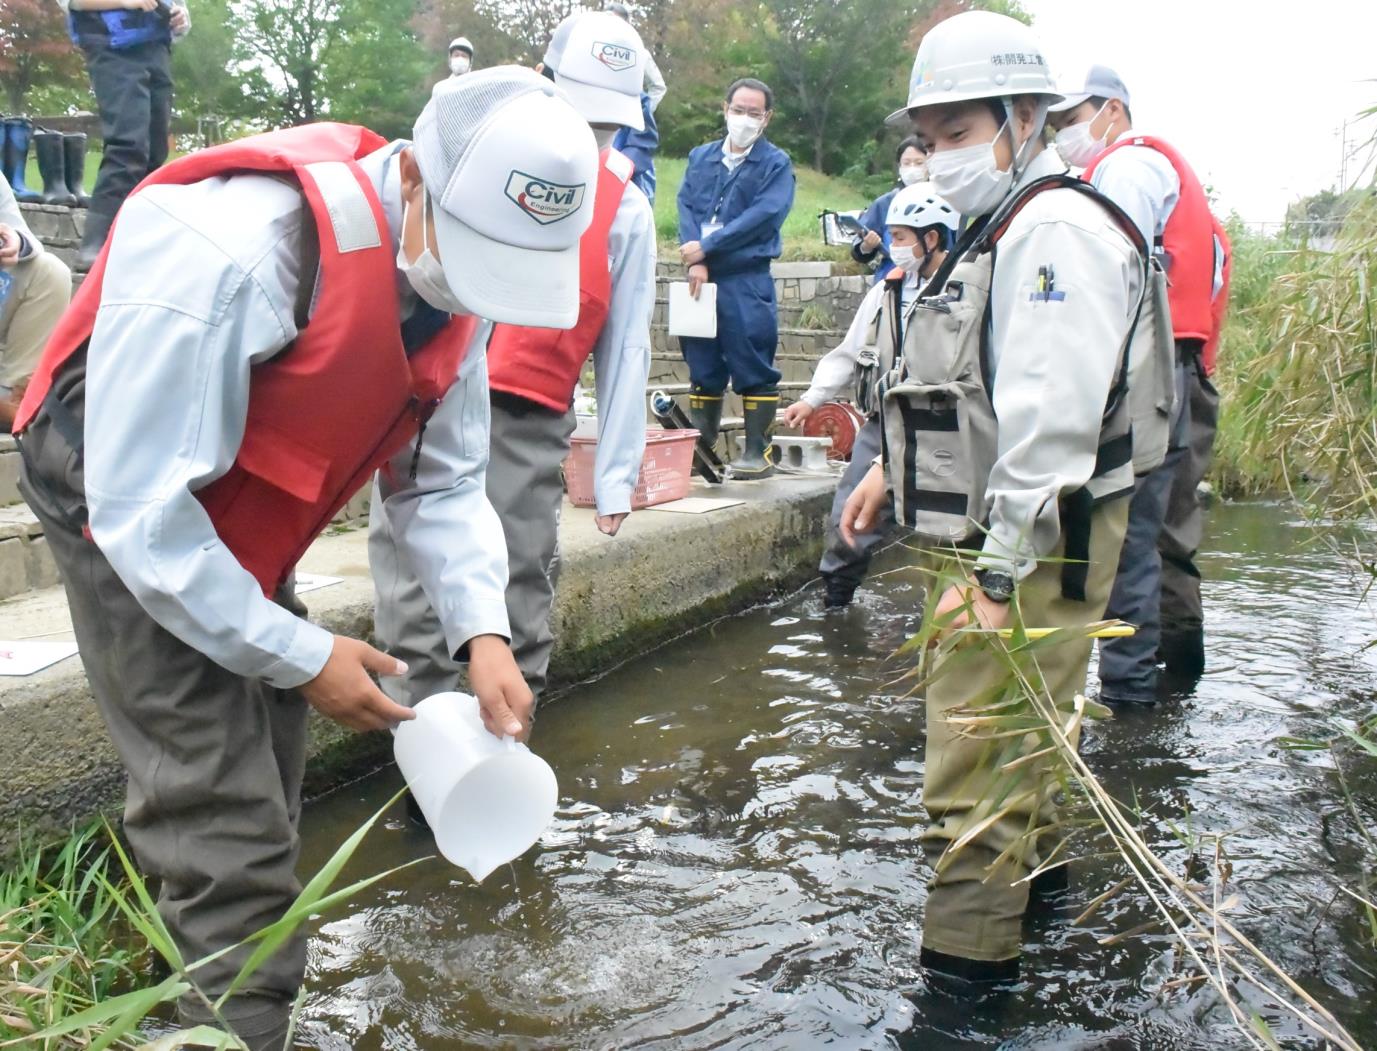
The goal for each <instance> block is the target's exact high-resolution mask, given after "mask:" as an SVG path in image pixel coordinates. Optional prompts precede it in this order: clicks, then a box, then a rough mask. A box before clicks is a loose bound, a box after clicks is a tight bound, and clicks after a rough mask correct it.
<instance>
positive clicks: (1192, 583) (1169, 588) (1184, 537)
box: [1157, 354, 1219, 686]
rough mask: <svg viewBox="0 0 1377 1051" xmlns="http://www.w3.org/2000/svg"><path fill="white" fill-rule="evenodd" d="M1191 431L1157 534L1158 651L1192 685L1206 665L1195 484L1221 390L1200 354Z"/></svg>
mask: <svg viewBox="0 0 1377 1051" xmlns="http://www.w3.org/2000/svg"><path fill="white" fill-rule="evenodd" d="M1188 379H1189V384H1188V391H1189V394H1188V397H1189V403H1190V434H1189V438H1188V441H1187V443H1186V448H1187V452H1186V456H1185V457H1184V458H1183V460H1182V461H1181V464H1180V467H1179V469H1178V470H1177V472H1176V475H1175V477H1174V478H1173V480H1172V488H1171V494H1170V497H1169V499H1168V502H1167V515H1166V521H1165V523H1164V524H1163V526H1162V532H1161V536H1160V537H1159V538H1158V543H1157V548H1158V550H1159V551H1160V552H1161V555H1162V592H1161V594H1162V598H1161V617H1162V641H1161V644H1160V647H1159V653H1160V654H1161V658H1162V660H1163V662H1164V663H1165V664H1166V671H1167V674H1168V676H1170V677H1171V678H1172V679H1174V680H1176V683H1177V685H1178V686H1187V685H1193V684H1194V683H1195V681H1196V680H1197V679H1199V678H1200V676H1201V675H1202V674H1204V671H1205V614H1204V606H1203V603H1202V601H1201V596H1200V570H1199V569H1198V568H1197V567H1196V564H1195V556H1196V552H1197V551H1199V549H1200V544H1201V542H1202V540H1203V538H1204V534H1205V516H1204V509H1203V508H1202V507H1201V504H1200V496H1199V488H1200V483H1201V482H1202V481H1204V479H1205V474H1206V472H1208V470H1209V467H1210V461H1211V459H1212V458H1213V456H1214V438H1215V430H1216V428H1217V427H1218V424H1219V393H1218V391H1216V390H1215V389H1214V385H1213V384H1211V383H1210V379H1209V377H1208V376H1206V375H1205V370H1204V368H1203V366H1202V365H1201V364H1200V359H1199V355H1198V354H1197V355H1196V356H1195V357H1194V361H1193V363H1192V365H1191V368H1190V369H1189V372H1188Z"/></svg>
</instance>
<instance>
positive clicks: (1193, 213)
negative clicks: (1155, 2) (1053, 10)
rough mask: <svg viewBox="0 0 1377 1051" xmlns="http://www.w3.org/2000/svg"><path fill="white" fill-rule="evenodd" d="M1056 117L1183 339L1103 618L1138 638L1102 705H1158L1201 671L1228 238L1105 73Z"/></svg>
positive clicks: (1061, 146) (1111, 671) (1196, 187)
mask: <svg viewBox="0 0 1377 1051" xmlns="http://www.w3.org/2000/svg"><path fill="white" fill-rule="evenodd" d="M1062 90H1063V92H1064V94H1065V96H1066V98H1065V101H1063V102H1060V103H1057V104H1056V105H1054V106H1052V108H1051V111H1050V112H1049V114H1048V117H1047V120H1048V123H1049V124H1050V125H1051V126H1052V127H1053V128H1054V129H1055V130H1056V132H1057V136H1056V146H1057V152H1059V153H1060V154H1061V155H1062V158H1063V159H1064V160H1065V161H1066V162H1067V163H1068V164H1070V165H1072V166H1073V167H1078V168H1083V169H1084V171H1083V172H1082V178H1084V179H1086V180H1087V181H1088V182H1090V183H1091V184H1092V185H1094V187H1095V188H1096V189H1098V190H1099V191H1100V192H1101V193H1103V194H1104V195H1105V196H1106V197H1108V198H1109V199H1110V200H1111V201H1113V202H1114V203H1116V204H1117V205H1119V207H1120V208H1122V209H1123V210H1124V211H1125V212H1127V213H1128V215H1129V216H1130V217H1131V218H1132V219H1133V221H1134V223H1135V224H1136V225H1137V226H1138V228H1139V230H1141V231H1142V234H1143V237H1144V238H1145V239H1146V240H1147V241H1148V243H1149V244H1152V245H1153V246H1154V250H1155V252H1156V254H1157V256H1158V259H1159V260H1160V261H1161V263H1162V265H1163V267H1164V268H1165V270H1166V274H1167V287H1168V298H1169V302H1170V306H1171V321H1172V332H1173V335H1174V336H1175V338H1176V349H1177V371H1176V416H1175V417H1174V420H1173V424H1172V430H1171V437H1170V439H1169V441H1168V447H1167V457H1166V460H1165V461H1164V462H1163V463H1162V465H1161V466H1160V467H1158V468H1156V469H1155V470H1153V471H1150V472H1149V473H1147V474H1145V475H1142V476H1140V477H1139V478H1138V479H1137V480H1136V483H1135V486H1134V493H1133V501H1132V503H1131V505H1130V509H1129V521H1128V533H1127V535H1126V537H1125V539H1124V549H1123V554H1122V556H1121V558H1120V560H1119V572H1118V576H1117V577H1116V578H1115V581H1114V590H1113V593H1112V594H1111V596H1110V599H1109V606H1108V608H1107V609H1106V611H1105V615H1106V616H1109V617H1118V618H1120V619H1122V620H1124V621H1127V622H1128V623H1130V624H1133V625H1134V626H1135V627H1137V629H1138V630H1137V633H1136V634H1134V635H1133V637H1132V638H1127V639H1112V640H1109V641H1106V642H1102V643H1101V644H1100V699H1101V700H1102V701H1105V702H1107V703H1110V704H1154V703H1155V702H1156V700H1157V686H1158V683H1157V678H1158V675H1157V665H1158V661H1159V660H1165V662H1166V666H1167V671H1168V673H1169V674H1171V675H1172V676H1173V677H1174V678H1175V679H1177V680H1178V681H1184V682H1189V683H1194V681H1195V680H1196V679H1198V678H1199V677H1200V675H1201V673H1202V672H1203V671H1204V666H1205V650H1204V617H1203V611H1202V608H1201V602H1200V571H1199V570H1198V569H1197V568H1196V566H1195V563H1194V558H1195V553H1196V550H1197V549H1198V548H1199V546H1200V540H1201V536H1202V532H1203V527H1202V520H1201V509H1200V504H1199V500H1198V499H1197V496H1196V489H1197V487H1198V486H1199V484H1200V482H1201V480H1202V479H1203V478H1204V476H1205V471H1206V469H1207V468H1208V467H1209V462H1210V456H1211V453H1212V450H1213V448H1214V433H1215V425H1216V423H1217V421H1218V417H1219V395H1218V394H1217V393H1216V392H1215V389H1214V387H1213V386H1212V385H1211V384H1210V379H1209V377H1210V373H1211V372H1212V371H1213V370H1214V358H1215V351H1216V348H1217V346H1218V343H1219V336H1220V331H1221V329H1222V328H1223V323H1224V313H1225V309H1226V307H1227V304H1228V278H1229V262H1230V260H1229V251H1230V250H1229V239H1228V236H1227V235H1226V234H1225V232H1224V228H1223V227H1222V226H1221V225H1220V222H1219V220H1218V219H1216V218H1215V216H1214V214H1213V213H1212V212H1211V211H1210V202H1209V199H1208V198H1207V197H1206V195H1205V191H1204V188H1203V187H1202V186H1201V185H1200V180H1199V179H1198V178H1197V177H1196V175H1195V173H1194V172H1193V171H1192V170H1191V167H1190V165H1189V164H1187V163H1186V160H1185V158H1183V157H1182V156H1181V154H1180V153H1179V152H1177V150H1176V149H1175V148H1173V147H1172V146H1171V145H1170V144H1169V143H1167V142H1166V141H1164V140H1163V139H1160V138H1158V137H1156V136H1153V135H1140V134H1138V133H1136V132H1135V131H1134V130H1133V116H1132V113H1131V111H1130V109H1129V95H1128V88H1127V87H1125V86H1124V82H1123V80H1122V79H1120V77H1119V75H1118V74H1117V73H1115V72H1114V71H1113V70H1112V69H1110V68H1109V67H1108V66H1103V65H1094V66H1091V67H1090V68H1089V69H1088V70H1087V71H1085V73H1084V74H1083V75H1082V76H1080V77H1078V78H1077V79H1076V80H1074V81H1073V82H1071V83H1063V84H1062Z"/></svg>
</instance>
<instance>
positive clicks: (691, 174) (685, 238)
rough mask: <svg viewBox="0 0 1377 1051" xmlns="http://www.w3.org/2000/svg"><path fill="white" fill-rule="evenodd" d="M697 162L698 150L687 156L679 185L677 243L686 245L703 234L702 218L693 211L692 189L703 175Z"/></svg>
mask: <svg viewBox="0 0 1377 1051" xmlns="http://www.w3.org/2000/svg"><path fill="white" fill-rule="evenodd" d="M697 161H698V150H694V151H693V152H692V153H690V154H689V159H688V167H686V168H685V169H684V181H683V182H682V183H680V184H679V196H678V198H677V201H678V204H679V243H680V244H681V245H682V244H688V243H689V242H690V241H697V240H698V239H699V237H700V236H702V233H703V217H702V216H701V215H698V214H696V212H695V210H694V202H693V198H694V189H695V188H696V184H697V182H698V181H699V180H700V179H701V178H703V176H704V173H703V172H702V171H701V170H700V169H701V167H702V166H701V165H700V164H698V163H697Z"/></svg>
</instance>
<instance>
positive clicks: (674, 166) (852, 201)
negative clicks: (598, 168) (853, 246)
mask: <svg viewBox="0 0 1377 1051" xmlns="http://www.w3.org/2000/svg"><path fill="white" fill-rule="evenodd" d="M686 164H687V161H685V160H684V159H683V158H676V157H657V158H656V159H655V179H656V187H655V230H656V233H657V235H658V236H659V241H660V256H661V258H667V259H668V258H673V259H677V258H678V252H677V251H676V249H677V248H678V246H679V214H678V210H677V208H676V207H675V202H674V199H675V197H676V196H677V195H678V193H679V184H680V183H681V182H683V180H684V168H685V166H686ZM794 174H795V176H796V177H797V179H798V185H797V188H796V190H795V192H794V207H793V210H792V211H790V212H789V218H788V219H786V220H784V231H783V233H784V253H783V255H781V256H780V258H781V259H785V260H791V261H792V260H808V259H829V260H832V261H834V262H848V263H849V262H850V261H851V253H850V252H849V251H848V250H847V249H845V248H828V247H827V246H826V245H824V244H823V243H822V228H821V226H820V224H819V222H818V213H819V212H821V211H823V210H824V209H832V210H833V211H837V210H842V211H845V210H847V209H851V208H864V207H865V206H866V205H868V204H869V203H870V198H869V197H867V196H865V195H864V194H863V193H861V192H860V191H859V190H857V189H856V188H855V187H853V186H851V185H850V184H848V183H845V182H843V181H842V180H840V179H834V178H832V177H831V176H830V175H823V174H822V173H821V172H819V171H814V170H813V169H812V168H804V167H801V166H798V167H795V169H794ZM857 272H859V268H858V271H857Z"/></svg>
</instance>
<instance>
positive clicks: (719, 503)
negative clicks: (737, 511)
mask: <svg viewBox="0 0 1377 1051" xmlns="http://www.w3.org/2000/svg"><path fill="white" fill-rule="evenodd" d="M745 502H746V501H745V500H733V499H731V497H727V496H686V497H684V498H683V499H682V500H670V501H668V502H667V503H663V504H656V505H655V506H654V507H647V508H646V510H647V511H674V512H676V513H678V514H681V515H705V514H707V513H708V512H709V511H720V510H722V508H724V507H735V506H736V505H737V504H744V503H745Z"/></svg>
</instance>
